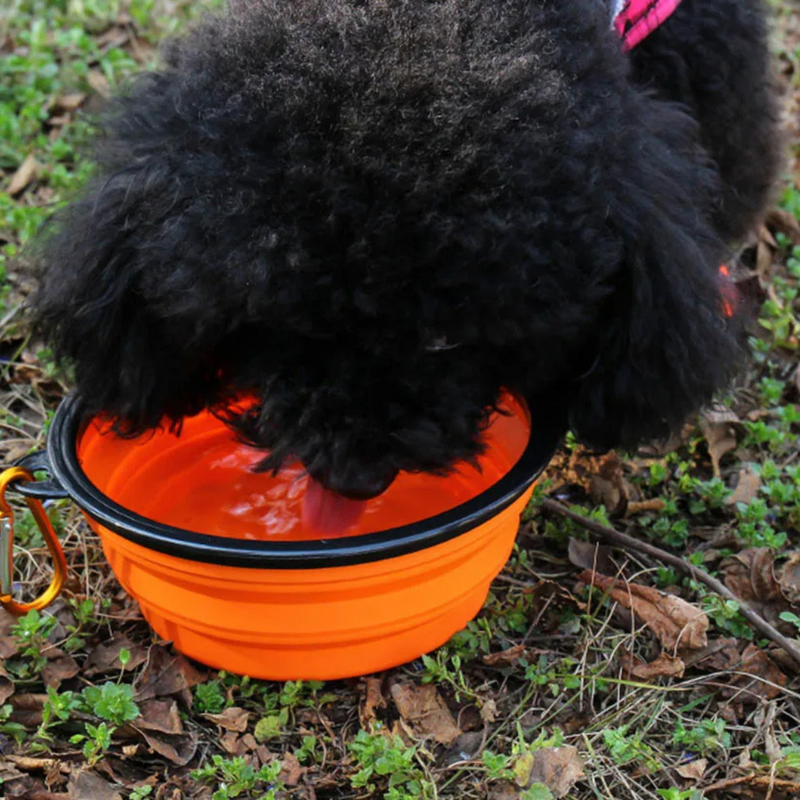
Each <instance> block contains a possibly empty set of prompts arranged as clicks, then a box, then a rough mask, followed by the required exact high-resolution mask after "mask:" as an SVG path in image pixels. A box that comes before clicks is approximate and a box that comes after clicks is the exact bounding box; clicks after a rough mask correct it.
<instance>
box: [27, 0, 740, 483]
mask: <svg viewBox="0 0 800 800" xmlns="http://www.w3.org/2000/svg"><path fill="white" fill-rule="evenodd" d="M556 6H558V8H556ZM601 6H602V4H597V3H594V2H592V0H572V2H568V3H559V4H553V3H544V2H542V3H538V2H533V3H532V2H530V0H491V2H487V1H485V0H472V1H471V2H461V0H442V2H431V3H420V2H416V0H401V2H399V3H391V4H386V3H384V2H379V0H367V1H366V2H363V0H360V1H359V2H356V1H355V0H353V2H337V3H330V2H327V0H305V1H304V2H302V3H291V2H284V0H260V2H259V3H256V4H243V5H239V4H235V5H233V6H232V7H231V9H230V10H229V11H228V12H227V13H226V14H225V15H224V16H222V17H218V18H214V19H210V20H207V21H206V22H205V23H203V25H201V26H200V27H199V28H198V29H197V30H196V31H194V33H192V34H191V35H190V36H188V37H187V38H186V39H184V40H182V41H179V42H177V43H175V44H173V45H171V46H170V48H169V49H168V50H167V51H166V63H165V65H164V66H163V67H162V68H161V69H160V70H159V71H156V72H154V73H151V74H147V75H144V76H142V77H141V78H140V79H139V80H138V81H137V82H136V83H134V84H133V85H132V86H131V87H130V88H129V89H128V90H127V92H126V93H124V94H123V95H121V96H120V97H119V98H118V100H117V101H116V104H115V105H114V107H113V108H112V109H111V111H110V112H109V115H108V117H107V119H106V121H105V128H106V134H105V136H104V137H103V138H102V139H101V140H100V142H99V154H98V172H97V176H96V177H95V178H94V179H93V181H92V182H91V184H90V186H89V188H88V190H87V192H86V193H85V195H84V196H83V197H82V198H81V199H80V200H78V201H76V202H75V203H74V204H72V206H71V207H70V208H68V209H67V210H66V211H65V212H64V213H63V214H62V215H61V216H60V217H59V218H57V219H56V220H55V221H54V222H53V223H52V224H51V229H52V235H51V236H50V237H49V239H48V241H47V243H46V246H45V248H44V250H43V257H42V262H43V264H44V266H45V267H46V268H47V269H46V271H45V274H44V276H43V280H42V284H41V290H40V292H39V294H38V297H37V299H36V303H35V305H36V311H37V316H38V320H39V322H40V324H41V325H42V327H43V328H44V330H45V332H46V333H47V335H48V336H49V337H50V339H51V341H52V342H53V344H54V346H55V348H56V351H57V353H58V354H59V355H60V356H61V357H62V358H63V359H64V360H67V361H70V362H72V363H74V365H75V375H76V383H77V391H78V392H79V393H80V394H81V396H82V397H83V399H84V400H85V402H86V403H87V404H88V406H89V408H90V410H101V409H102V410H104V411H106V412H110V413H112V414H114V415H116V416H117V417H118V419H119V420H120V426H121V427H122V428H124V429H125V430H127V431H137V430H142V429H145V428H147V427H152V426H154V425H157V424H158V423H159V421H160V420H161V419H162V417H163V416H164V415H166V416H168V417H169V418H171V419H173V420H177V419H180V418H181V417H182V416H184V415H186V414H190V413H193V412H195V411H197V410H199V409H200V408H202V407H204V406H209V407H214V408H217V409H219V413H221V414H226V418H227V419H228V420H229V421H230V423H231V424H232V425H233V426H235V427H236V428H238V430H240V431H241V432H242V433H243V435H245V436H246V437H247V438H248V439H249V440H250V441H251V442H254V443H256V444H258V445H260V446H263V447H265V448H268V449H269V451H270V452H269V455H268V457H267V458H266V459H265V460H264V461H263V462H262V466H263V467H265V468H276V467H278V466H280V464H281V463H283V461H284V460H286V459H288V458H294V457H299V458H301V459H302V460H303V462H304V463H305V464H306V466H307V468H308V470H309V471H310V472H311V473H312V475H314V476H315V477H317V478H318V479H319V480H320V481H321V482H323V483H324V484H325V485H327V486H328V487H329V488H331V489H333V490H335V491H337V492H340V493H341V494H343V495H346V496H349V497H356V498H364V497H368V496H372V495H374V494H376V493H379V492H380V491H382V490H383V489H384V488H385V487H386V485H387V484H388V483H389V482H390V481H391V480H392V478H393V476H394V475H395V474H396V472H397V470H401V469H408V470H424V471H430V472H441V471H446V470H447V469H448V468H450V467H451V466H452V465H453V463H454V462H455V461H456V460H458V459H463V458H470V457H474V455H475V454H476V453H478V452H479V450H480V432H481V429H482V426H483V425H485V422H486V420H487V418H488V415H489V413H490V411H491V409H492V406H493V403H494V402H495V401H496V399H497V397H498V394H499V391H500V388H501V387H502V386H508V387H510V388H517V389H520V390H521V391H523V392H525V393H526V394H528V395H541V396H545V397H547V396H551V395H552V394H553V393H558V392H560V393H563V403H564V405H565V406H570V407H571V409H572V419H573V421H574V424H575V426H576V428H577V430H578V431H579V432H580V433H584V434H585V435H586V436H587V437H588V438H590V439H593V440H596V441H598V442H602V443H605V444H610V443H613V442H616V441H620V440H624V441H632V440H634V439H636V438H638V437H640V436H643V435H648V434H650V433H653V432H660V431H661V429H662V428H663V427H664V426H665V425H670V424H673V423H675V422H676V421H677V420H678V419H679V417H681V416H682V415H683V414H684V413H687V412H688V411H690V410H691V409H692V408H693V407H694V406H695V405H697V404H698V403H699V402H702V401H703V400H705V399H706V398H707V397H708V395H709V394H710V393H711V391H712V390H713V389H714V388H715V387H716V386H717V385H718V384H719V383H720V381H721V380H723V379H724V376H725V375H726V369H727V364H728V363H729V362H730V353H731V351H732V349H733V348H732V344H731V337H730V334H729V333H728V332H727V331H726V330H725V329H724V326H722V325H721V324H720V323H719V319H718V316H717V315H716V307H717V303H718V301H719V298H718V296H717V294H716V289H715V287H714V279H713V275H714V274H715V271H716V267H717V263H716V262H717V259H718V258H719V255H720V252H721V248H720V246H719V243H718V242H717V241H716V240H715V238H714V236H713V234H712V232H711V231H710V229H709V227H708V224H707V221H706V220H707V218H708V214H707V210H708V206H709V203H710V202H711V199H710V198H711V197H712V196H713V181H714V175H713V170H712V169H710V168H709V166H708V165H707V164H705V161H704V157H703V154H702V152H701V151H700V149H699V148H698V147H697V146H696V144H695V132H694V130H693V126H692V123H691V121H690V120H689V119H687V118H686V116H685V115H684V114H683V113H682V112H681V111H679V110H677V109H675V108H670V107H667V106H665V105H663V104H660V103H658V102H656V101H654V100H652V99H650V98H648V97H645V96H643V95H640V94H637V93H636V92H635V91H634V90H633V89H632V88H631V87H630V86H629V85H628V81H627V76H626V67H625V61H624V57H623V56H622V54H621V53H620V51H619V44H618V42H616V40H615V38H614V36H613V34H612V33H611V32H610V31H609V30H608V26H607V19H606V15H605V13H604V12H603V10H602V8H601ZM242 392H247V393H254V394H255V395H256V397H257V398H258V402H257V404H256V406H254V407H253V408H250V409H249V410H247V411H243V412H242V413H239V414H234V413H231V412H230V411H227V412H226V411H225V410H224V409H225V406H226V404H227V403H228V401H229V399H230V398H231V397H232V396H235V395H238V394H240V393H242Z"/></svg>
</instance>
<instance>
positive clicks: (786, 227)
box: [767, 208, 800, 244]
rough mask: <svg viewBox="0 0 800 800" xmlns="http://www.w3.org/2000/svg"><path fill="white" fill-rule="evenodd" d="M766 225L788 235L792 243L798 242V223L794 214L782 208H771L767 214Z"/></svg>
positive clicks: (799, 242) (799, 240) (799, 238)
mask: <svg viewBox="0 0 800 800" xmlns="http://www.w3.org/2000/svg"><path fill="white" fill-rule="evenodd" d="M767 225H769V226H770V227H771V228H774V229H775V230H777V231H780V233H783V234H785V235H786V236H788V237H789V238H790V239H791V240H792V243H793V244H800V223H798V221H797V219H796V217H795V216H794V214H790V213H789V212H788V211H784V210H783V209H782V208H773V209H772V210H771V211H770V212H769V214H767Z"/></svg>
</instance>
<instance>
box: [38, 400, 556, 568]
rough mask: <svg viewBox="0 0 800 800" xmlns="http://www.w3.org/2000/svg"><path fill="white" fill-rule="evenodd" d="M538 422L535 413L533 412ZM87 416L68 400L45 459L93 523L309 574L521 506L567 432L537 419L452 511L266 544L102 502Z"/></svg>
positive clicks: (182, 552)
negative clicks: (503, 469) (85, 430)
mask: <svg viewBox="0 0 800 800" xmlns="http://www.w3.org/2000/svg"><path fill="white" fill-rule="evenodd" d="M529 413H531V415H532V418H533V416H534V414H533V412H532V411H530V410H529ZM83 417H84V414H83V412H82V408H81V405H80V403H79V402H78V400H77V399H76V398H75V397H74V396H70V397H67V398H66V399H64V400H63V401H62V403H61V405H60V406H59V408H58V410H57V411H56V414H55V416H54V418H53V421H52V424H51V426H50V431H49V433H48V437H47V460H48V462H49V467H50V471H51V474H52V476H53V478H54V479H55V480H56V481H57V482H58V483H59V484H60V485H61V486H62V487H63V489H64V491H65V492H66V493H67V494H68V495H69V497H71V498H72V500H73V501H74V502H75V503H76V504H77V505H78V506H79V507H80V508H82V509H83V510H84V511H85V512H86V513H87V514H88V515H89V516H91V517H92V518H93V519H94V520H96V521H97V522H99V523H100V524H101V525H103V526H104V527H106V528H108V529H109V530H112V531H114V533H117V534H119V535H120V536H121V537H123V538H124V539H127V540H128V541H131V542H134V543H136V544H139V545H142V546H143V547H146V548H149V549H151V550H155V551H157V552H160V553H166V554H168V555H171V556H177V557H179V558H183V559H187V560H191V561H200V562H205V563H208V564H218V565H225V566H233V567H251V568H259V569H265V568H267V569H310V568H325V567H338V566H346V565H350V564H364V563H369V562H373V561H380V560H382V559H387V558H392V557H395V556H401V555H405V554H407V553H413V552H416V551H419V550H423V549H425V548H428V547H432V546H434V545H437V544H440V543H442V542H446V541H448V540H450V539H453V538H455V537H456V536H458V535H460V534H461V533H464V532H465V531H468V530H471V529H472V528H475V527H477V526H478V525H480V524H481V523H483V522H485V521H487V520H488V519H490V518H491V517H494V516H496V515H497V514H498V513H499V512H501V511H502V510H503V509H505V508H507V507H508V506H509V505H511V503H513V502H514V501H515V500H517V499H518V498H519V497H520V496H521V495H522V493H523V492H524V491H525V490H526V489H527V488H528V487H529V486H530V485H531V484H532V483H533V481H534V480H535V479H536V478H537V477H538V475H539V474H540V473H541V471H542V470H543V469H544V468H545V467H546V466H547V463H548V462H549V461H550V459H551V457H552V455H553V453H554V452H555V449H556V447H557V446H558V443H559V441H560V439H561V437H562V435H563V433H564V427H563V425H560V424H558V423H556V422H555V420H554V417H553V415H552V414H550V415H548V416H544V415H540V414H538V413H536V414H535V419H536V420H537V422H536V423H534V424H533V425H532V429H531V437H530V439H529V441H528V444H527V446H526V448H525V450H524V452H523V453H522V455H521V456H520V458H519V460H518V461H517V463H516V464H515V465H514V466H513V467H512V468H511V470H510V471H509V472H508V473H506V475H504V476H503V477H502V478H501V479H500V480H499V481H497V483H495V484H494V485H493V486H491V487H489V488H488V489H487V490H486V491H484V492H482V493H481V494H480V495H478V496H476V497H474V498H473V499H471V500H468V501H467V502H466V503H462V504H461V505H458V506H456V507H455V508H453V509H451V510H450V511H446V512H444V513H442V514H437V515H436V516H433V517H429V518H427V519H423V520H420V521H419V522H414V523H411V524H409V525H403V526H400V527H397V528H391V529H389V530H384V531H380V532H378V533H367V534H362V535H360V536H350V537H343V538H341V539H320V540H312V541H299V542H286V541H281V542H267V541H251V540H248V539H233V538H230V539H229V538H225V537H221V536H212V535H209V534H204V533H195V532H193V531H187V530H184V529H181V528H175V527H172V526H170V525H164V524H162V523H159V522H156V521H154V520H151V519H148V518H147V517H143V516H140V515H139V514H136V513H134V512H132V511H129V510H128V509H126V508H124V507H123V506H121V505H119V504H117V503H115V502H114V501H113V500H111V498H109V497H107V496H106V495H104V494H103V493H102V492H101V491H100V490H99V489H98V488H97V487H96V486H95V485H94V484H93V483H92V482H91V481H90V480H89V478H88V477H87V476H86V473H85V472H84V471H83V468H82V467H81V465H80V461H79V459H78V454H77V442H78V438H79V435H80V433H81V425H82V423H83Z"/></svg>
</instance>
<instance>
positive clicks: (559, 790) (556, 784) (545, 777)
mask: <svg viewBox="0 0 800 800" xmlns="http://www.w3.org/2000/svg"><path fill="white" fill-rule="evenodd" d="M531 755H532V756H533V760H532V763H531V769H530V773H529V775H528V780H527V783H526V784H525V785H526V786H530V785H531V784H532V783H544V784H545V785H546V786H547V788H548V789H549V790H550V792H551V793H552V795H553V797H555V798H556V799H557V800H558V798H561V797H566V796H567V795H568V794H569V793H570V790H571V789H572V787H573V786H574V785H575V784H576V783H577V782H578V781H579V780H581V778H583V775H584V773H583V761H581V758H580V756H579V755H578V750H577V748H575V747H571V746H564V747H544V748H542V749H541V750H536V751H535V752H533V753H531Z"/></svg>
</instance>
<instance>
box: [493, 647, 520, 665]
mask: <svg viewBox="0 0 800 800" xmlns="http://www.w3.org/2000/svg"><path fill="white" fill-rule="evenodd" d="M524 655H525V645H524V644H515V645H514V646H513V647H509V648H508V649H507V650H501V651H500V652H499V653H487V654H486V655H485V656H484V657H483V663H484V664H486V666H487V667H509V666H514V665H515V664H517V663H519V660H520V659H521V658H522V657H523V656H524Z"/></svg>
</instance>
